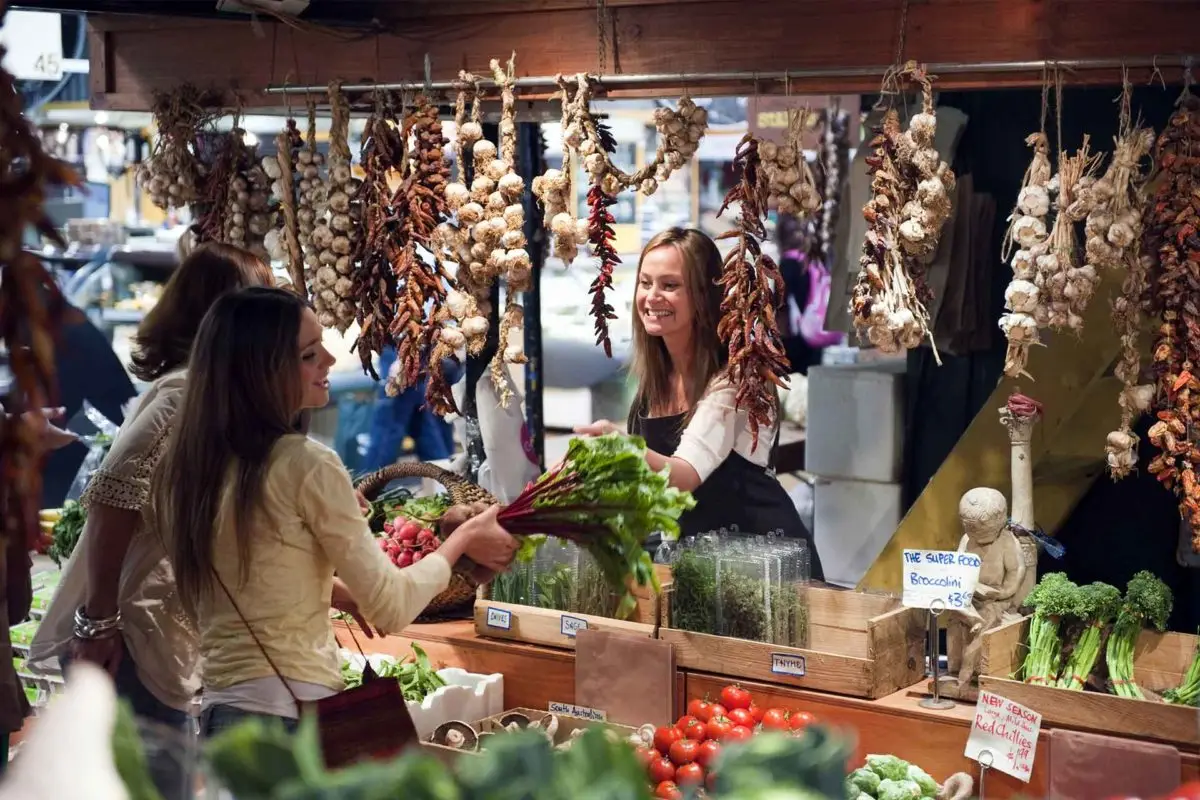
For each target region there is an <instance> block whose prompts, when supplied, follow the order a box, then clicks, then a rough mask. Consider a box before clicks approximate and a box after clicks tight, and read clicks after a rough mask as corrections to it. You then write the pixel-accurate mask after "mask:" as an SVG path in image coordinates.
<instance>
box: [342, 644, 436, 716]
mask: <svg viewBox="0 0 1200 800" xmlns="http://www.w3.org/2000/svg"><path fill="white" fill-rule="evenodd" d="M409 646H410V647H412V653H411V654H410V655H408V656H407V657H405V658H404V659H403V660H399V661H398V660H396V659H394V658H389V659H385V660H384V661H383V663H382V664H381V665H380V666H379V668H378V669H377V670H376V674H378V675H379V677H380V678H392V679H394V680H395V681H396V682H397V683H399V684H400V691H401V692H402V693H403V694H404V699H405V700H408V701H409V702H412V703H419V702H421V701H422V700H424V699H425V698H426V697H428V696H429V695H431V694H433V693H434V692H436V691H437V690H438V689H440V688H442V687H443V686H445V685H446V681H445V680H443V678H442V676H441V675H438V673H437V670H436V669H434V668H433V664H431V663H430V662H429V656H428V655H427V654H426V653H425V650H424V649H422V648H421V646H420V645H419V644H417V643H416V642H410V644H409ZM362 677H363V671H362V669H360V668H358V667H355V666H353V665H351V664H350V663H349V662H343V663H342V678H343V679H345V681H346V688H347V689H353V688H354V687H356V686H362Z"/></svg>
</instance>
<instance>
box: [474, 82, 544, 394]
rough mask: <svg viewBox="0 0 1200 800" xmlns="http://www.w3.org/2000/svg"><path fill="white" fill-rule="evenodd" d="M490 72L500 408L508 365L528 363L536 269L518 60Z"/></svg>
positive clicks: (495, 362) (492, 265) (494, 366)
mask: <svg viewBox="0 0 1200 800" xmlns="http://www.w3.org/2000/svg"><path fill="white" fill-rule="evenodd" d="M491 69H492V76H493V78H494V80H495V81H496V84H497V85H498V86H499V87H500V158H499V159H498V160H495V161H492V162H491V163H490V164H488V165H487V177H488V178H489V179H491V180H494V181H495V182H496V188H495V190H494V191H492V192H491V193H490V194H489V195H488V198H487V206H486V211H487V215H488V216H490V217H491V229H490V230H488V231H487V232H486V234H487V235H490V236H495V234H496V233H497V232H498V231H500V232H501V233H500V237H499V247H497V248H496V249H494V250H492V253H491V255H490V256H489V257H488V266H489V270H494V269H497V268H502V269H503V270H504V284H505V303H504V316H503V318H502V319H501V320H500V331H499V344H498V345H497V348H496V355H495V357H494V358H493V359H492V363H491V364H490V365H489V372H490V373H491V376H492V385H493V386H495V387H496V393H497V396H498V398H499V401H500V405H501V407H507V406H508V401H509V400H510V399H512V388H511V387H510V386H509V384H510V382H511V381H510V379H509V374H508V369H507V367H506V366H505V365H506V364H524V363H526V361H528V359H527V358H526V357H525V341H524V330H525V310H524V309H523V308H522V307H521V304H520V303H519V302H517V294H518V293H521V292H528V291H529V290H530V289H532V288H533V285H532V282H531V278H532V275H533V265H532V263H531V262H530V259H529V253H528V252H527V251H526V250H525V207H524V206H523V205H522V204H521V200H522V197H523V196H524V194H525V181H524V180H522V179H521V176H520V175H518V174H517V173H516V164H517V121H516V120H517V105H516V98H515V97H514V95H513V86H514V81H515V78H514V76H513V72H514V65H513V60H512V59H509V61H508V69H507V70H505V69H502V68H501V67H500V62H499V61H497V60H496V59H494V58H493V59H492V61H491ZM476 180H478V175H477V177H476ZM485 221H486V219H485ZM476 227H478V226H476ZM476 238H479V237H478V236H477V237H476Z"/></svg>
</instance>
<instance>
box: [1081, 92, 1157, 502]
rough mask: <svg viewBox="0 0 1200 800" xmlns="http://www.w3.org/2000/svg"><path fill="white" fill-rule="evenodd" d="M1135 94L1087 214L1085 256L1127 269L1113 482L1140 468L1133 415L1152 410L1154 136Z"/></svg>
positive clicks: (1111, 437)
mask: <svg viewBox="0 0 1200 800" xmlns="http://www.w3.org/2000/svg"><path fill="white" fill-rule="evenodd" d="M1131 93H1132V89H1131V87H1130V85H1129V83H1128V82H1126V84H1125V88H1124V91H1123V92H1122V94H1121V123H1120V128H1119V131H1118V133H1117V138H1116V147H1115V149H1114V151H1113V156H1112V162H1111V163H1110V164H1109V167H1108V170H1107V171H1106V172H1105V174H1104V176H1103V177H1102V178H1100V179H1099V180H1097V181H1096V183H1095V185H1094V186H1093V191H1094V192H1095V194H1096V199H1097V207H1096V208H1095V209H1093V211H1092V213H1090V214H1088V218H1087V223H1086V225H1085V230H1086V232H1087V240H1086V244H1085V246H1084V251H1085V252H1086V254H1087V258H1088V261H1089V262H1090V263H1091V264H1092V265H1093V266H1094V267H1095V268H1097V269H1117V268H1120V267H1124V268H1125V270H1126V273H1125V280H1124V281H1123V283H1122V285H1121V294H1120V296H1118V297H1117V298H1116V299H1114V300H1113V305H1112V320H1113V326H1114V327H1115V328H1116V330H1117V333H1118V334H1120V336H1121V357H1120V359H1119V360H1118V361H1117V365H1116V367H1115V368H1114V370H1113V372H1114V373H1115V374H1116V376H1117V378H1118V379H1119V380H1120V381H1121V393H1120V395H1118V397H1117V405H1118V406H1120V408H1121V426H1120V428H1118V429H1117V430H1115V431H1112V432H1110V433H1109V434H1108V436H1107V438H1106V439H1105V453H1106V460H1107V462H1108V471H1109V474H1110V475H1111V476H1112V478H1113V480H1119V479H1121V478H1124V477H1125V476H1126V475H1128V474H1129V473H1130V472H1132V471H1133V470H1134V468H1135V467H1136V466H1137V446H1138V437H1137V436H1136V434H1134V432H1133V420H1134V417H1135V415H1140V414H1141V413H1142V412H1144V411H1146V410H1147V409H1149V407H1150V404H1151V403H1152V402H1153V401H1154V385H1153V384H1141V383H1140V378H1141V349H1140V348H1139V347H1138V339H1139V336H1140V334H1141V328H1142V315H1141V310H1142V306H1143V304H1144V303H1145V294H1146V286H1147V268H1148V266H1149V264H1148V263H1147V262H1146V261H1145V260H1144V259H1143V257H1142V255H1141V240H1142V215H1143V214H1144V213H1145V205H1146V191H1145V190H1146V178H1147V175H1146V169H1145V167H1144V165H1143V162H1144V161H1145V158H1146V156H1147V155H1148V154H1149V153H1150V150H1151V149H1152V148H1153V147H1154V131H1152V130H1150V129H1149V128H1141V127H1138V126H1137V125H1135V124H1134V123H1133V121H1132V117H1131V114H1130V111H1129V101H1130V94H1131Z"/></svg>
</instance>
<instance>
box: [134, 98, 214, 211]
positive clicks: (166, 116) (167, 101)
mask: <svg viewBox="0 0 1200 800" xmlns="http://www.w3.org/2000/svg"><path fill="white" fill-rule="evenodd" d="M211 100H212V98H211V97H209V96H208V95H206V94H205V93H203V92H201V91H200V90H199V89H197V88H196V87H195V86H192V85H190V84H184V85H183V86H180V87H179V88H178V89H175V90H174V91H172V92H169V93H156V94H155V96H154V105H153V107H152V108H151V113H153V115H154V124H155V127H156V128H157V130H158V136H157V138H156V139H155V142H154V149H153V150H152V151H151V153H150V156H149V157H148V158H147V159H146V160H145V161H143V162H142V164H141V166H140V167H138V172H137V179H138V182H139V183H140V184H141V185H142V188H144V189H145V190H146V191H147V193H149V195H150V202H152V203H154V205H156V206H158V207H159V208H161V209H163V210H164V211H165V210H167V209H171V208H186V207H188V206H189V205H191V204H192V203H195V202H197V201H199V200H201V199H202V197H203V194H204V184H205V175H206V174H207V170H206V169H205V168H204V165H203V164H201V163H200V160H199V159H198V158H197V157H196V153H197V152H199V147H198V142H197V138H198V135H199V133H200V132H201V131H202V130H204V129H206V128H207V127H208V126H209V125H210V124H211V123H212V121H213V119H214V116H215V115H214V114H213V112H212V111H211V107H212V104H211Z"/></svg>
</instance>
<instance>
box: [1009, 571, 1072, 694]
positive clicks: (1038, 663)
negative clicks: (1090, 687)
mask: <svg viewBox="0 0 1200 800" xmlns="http://www.w3.org/2000/svg"><path fill="white" fill-rule="evenodd" d="M1025 605H1027V606H1031V607H1032V608H1033V618H1032V619H1031V620H1030V621H1029V653H1028V654H1026V656H1025V663H1024V664H1023V665H1022V674H1023V675H1024V678H1025V682H1026V683H1035V684H1041V685H1044V686H1053V685H1054V684H1055V683H1056V682H1057V681H1058V673H1059V668H1060V667H1061V660H1062V641H1061V639H1060V638H1059V626H1060V625H1061V624H1062V620H1063V618H1064V617H1071V616H1078V613H1079V587H1078V586H1076V585H1075V584H1074V583H1073V582H1072V581H1070V580H1068V579H1067V576H1066V575H1065V574H1064V573H1062V572H1050V573H1047V574H1045V575H1043V576H1042V579H1041V580H1040V581H1038V584H1037V586H1035V587H1033V591H1032V592H1030V593H1029V597H1027V598H1026V599H1025Z"/></svg>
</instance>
